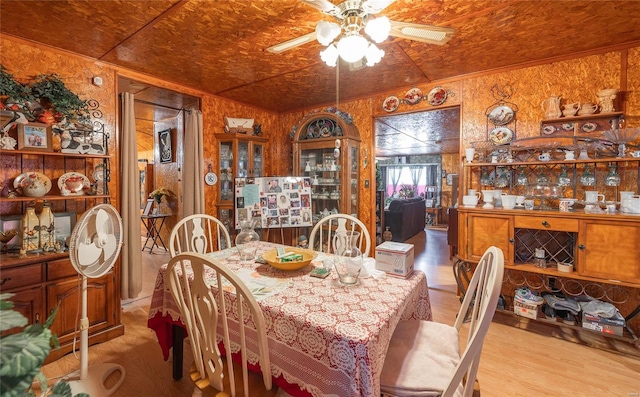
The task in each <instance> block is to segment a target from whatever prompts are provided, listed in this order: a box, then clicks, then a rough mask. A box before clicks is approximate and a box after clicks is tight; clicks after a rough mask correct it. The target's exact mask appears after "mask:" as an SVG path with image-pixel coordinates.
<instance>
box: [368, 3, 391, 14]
mask: <svg viewBox="0 0 640 397" xmlns="http://www.w3.org/2000/svg"><path fill="white" fill-rule="evenodd" d="M395 1H396V0H367V1H365V2H364V3H362V9H363V10H365V11H366V12H367V14H377V13H379V12H380V11H382V10H384V9H385V8H387V7H389V6H390V5H391V4H393V3H395Z"/></svg>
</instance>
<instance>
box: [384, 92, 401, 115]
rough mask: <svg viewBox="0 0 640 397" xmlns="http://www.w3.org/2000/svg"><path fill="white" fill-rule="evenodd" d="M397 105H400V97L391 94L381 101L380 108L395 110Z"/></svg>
mask: <svg viewBox="0 0 640 397" xmlns="http://www.w3.org/2000/svg"><path fill="white" fill-rule="evenodd" d="M398 105H400V99H398V97H397V96H395V95H391V96H388V97H387V98H386V99H385V100H384V102H382V110H384V111H385V112H389V113H390V112H395V111H396V109H398Z"/></svg>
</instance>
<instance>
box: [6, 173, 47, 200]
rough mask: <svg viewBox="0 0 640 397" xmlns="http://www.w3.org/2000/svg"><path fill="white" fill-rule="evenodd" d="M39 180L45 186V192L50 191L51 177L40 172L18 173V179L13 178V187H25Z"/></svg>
mask: <svg viewBox="0 0 640 397" xmlns="http://www.w3.org/2000/svg"><path fill="white" fill-rule="evenodd" d="M37 181H39V182H40V183H41V184H43V185H44V186H45V190H46V191H45V192H44V194H47V193H49V191H50V190H51V179H49V177H48V176H46V175H45V174H42V173H40V172H25V173H23V174H20V175H18V176H17V177H16V179H14V180H13V187H14V188H15V189H17V188H22V189H25V188H27V187H28V186H30V185H31V184H32V183H33V182H37ZM44 194H43V196H44Z"/></svg>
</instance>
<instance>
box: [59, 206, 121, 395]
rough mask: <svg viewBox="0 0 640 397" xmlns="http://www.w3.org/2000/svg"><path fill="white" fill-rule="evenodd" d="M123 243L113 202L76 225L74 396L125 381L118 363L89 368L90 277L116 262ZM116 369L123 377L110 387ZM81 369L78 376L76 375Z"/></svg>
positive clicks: (73, 243)
mask: <svg viewBox="0 0 640 397" xmlns="http://www.w3.org/2000/svg"><path fill="white" fill-rule="evenodd" d="M121 246H122V219H121V218H120V214H118V211H117V210H116V209H115V208H114V207H113V206H112V205H110V204H99V205H96V206H95V207H93V208H91V209H89V210H88V211H87V212H85V213H84V214H83V215H82V217H81V218H80V220H79V221H78V223H77V224H76V226H75V227H74V228H73V232H72V233H71V238H70V242H69V259H70V260H71V264H72V265H73V267H74V268H75V269H76V271H77V272H78V273H79V274H80V275H81V276H82V291H81V293H82V312H81V319H80V369H79V371H77V372H74V373H73V374H71V375H69V376H67V377H66V380H67V382H68V383H69V385H70V386H71V391H72V392H73V395H76V394H77V393H87V394H89V395H90V396H91V397H102V396H110V395H111V394H113V393H114V392H115V391H116V390H117V389H118V387H120V385H122V382H123V381H124V375H125V370H124V367H122V366H121V365H119V364H98V365H92V366H91V367H89V319H88V317H87V279H88V278H97V277H101V276H103V275H104V274H106V273H107V272H108V271H109V270H110V269H111V267H112V266H113V264H114V263H115V261H116V259H117V258H118V255H120V248H121ZM115 371H120V378H119V379H118V380H117V382H116V383H115V385H113V386H112V387H111V388H109V389H107V388H106V387H105V385H104V382H105V380H106V379H107V378H108V377H109V376H110V375H111V374H112V373H113V372H115ZM78 372H79V377H77V375H78Z"/></svg>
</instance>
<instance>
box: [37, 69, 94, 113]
mask: <svg viewBox="0 0 640 397" xmlns="http://www.w3.org/2000/svg"><path fill="white" fill-rule="evenodd" d="M29 87H31V92H32V93H33V95H34V96H35V97H37V98H38V99H40V100H41V102H45V103H42V106H43V108H45V110H50V111H52V112H53V113H54V117H55V118H56V121H61V120H62V119H63V118H66V119H67V121H70V122H71V121H74V120H77V121H79V122H81V123H86V122H87V121H88V120H89V106H88V104H87V102H86V101H83V100H82V99H80V97H78V95H76V94H75V93H74V92H73V91H71V90H70V89H69V88H67V86H66V85H65V84H64V82H63V81H62V80H61V79H60V76H58V75H57V74H55V73H52V74H40V75H38V76H36V78H35V79H34V81H33V82H32V83H31V84H29ZM43 99H44V100H45V101H42V100H43ZM46 101H48V102H49V103H46Z"/></svg>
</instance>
